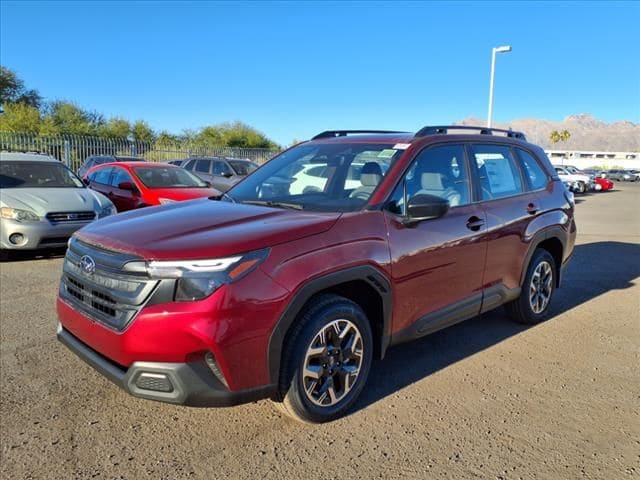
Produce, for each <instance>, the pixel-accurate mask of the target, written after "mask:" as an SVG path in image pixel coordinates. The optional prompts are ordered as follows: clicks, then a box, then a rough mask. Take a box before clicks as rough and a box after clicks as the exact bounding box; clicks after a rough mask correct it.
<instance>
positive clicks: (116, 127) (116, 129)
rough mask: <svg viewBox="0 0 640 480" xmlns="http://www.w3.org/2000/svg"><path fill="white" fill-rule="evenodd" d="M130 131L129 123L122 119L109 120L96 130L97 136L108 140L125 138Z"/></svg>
mask: <svg viewBox="0 0 640 480" xmlns="http://www.w3.org/2000/svg"><path fill="white" fill-rule="evenodd" d="M130 131H131V125H129V121H128V120H125V119H124V118H118V117H114V118H110V119H109V120H107V121H106V122H105V123H104V124H103V125H100V127H99V128H98V134H99V135H100V136H101V137H110V138H127V137H128V136H129V132H130Z"/></svg>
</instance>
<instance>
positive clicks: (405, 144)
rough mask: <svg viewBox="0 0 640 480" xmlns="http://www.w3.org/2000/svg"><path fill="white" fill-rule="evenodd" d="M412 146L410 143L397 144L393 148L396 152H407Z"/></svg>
mask: <svg viewBox="0 0 640 480" xmlns="http://www.w3.org/2000/svg"><path fill="white" fill-rule="evenodd" d="M410 145H411V144H410V143H396V144H395V145H394V146H393V148H394V149H396V150H406V149H407V148H409V146H410Z"/></svg>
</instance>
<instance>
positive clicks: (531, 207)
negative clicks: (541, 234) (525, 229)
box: [527, 203, 539, 215]
mask: <svg viewBox="0 0 640 480" xmlns="http://www.w3.org/2000/svg"><path fill="white" fill-rule="evenodd" d="M538 210H539V207H538V206H537V205H536V204H535V203H530V204H529V205H527V213H528V214H529V215H535V214H536V213H537V212H538Z"/></svg>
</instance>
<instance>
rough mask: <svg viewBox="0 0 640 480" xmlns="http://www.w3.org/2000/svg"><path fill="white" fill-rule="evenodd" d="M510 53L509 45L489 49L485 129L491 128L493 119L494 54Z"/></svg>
mask: <svg viewBox="0 0 640 480" xmlns="http://www.w3.org/2000/svg"><path fill="white" fill-rule="evenodd" d="M510 51H511V45H503V46H502V47H497V48H492V49H491V81H490V83H489V115H487V127H491V119H492V117H493V80H494V78H495V76H496V53H507V52H510Z"/></svg>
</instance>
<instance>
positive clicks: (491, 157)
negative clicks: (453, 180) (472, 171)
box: [472, 144, 524, 200]
mask: <svg viewBox="0 0 640 480" xmlns="http://www.w3.org/2000/svg"><path fill="white" fill-rule="evenodd" d="M472 150H473V155H474V158H475V164H476V168H477V171H478V179H479V181H480V190H481V194H482V200H493V199H495V198H503V197H511V196H513V195H518V194H519V193H522V192H523V191H524V189H523V186H522V178H521V177H520V170H519V169H518V166H517V165H516V162H515V159H514V158H513V155H512V154H511V149H510V148H509V147H506V146H503V145H489V144H487V145H473V146H472Z"/></svg>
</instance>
